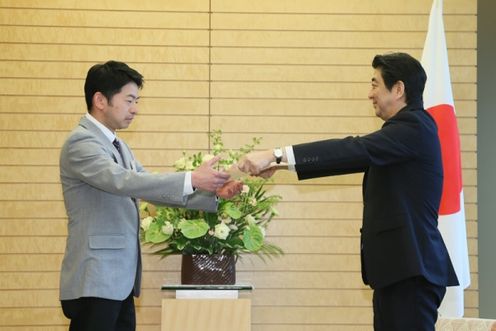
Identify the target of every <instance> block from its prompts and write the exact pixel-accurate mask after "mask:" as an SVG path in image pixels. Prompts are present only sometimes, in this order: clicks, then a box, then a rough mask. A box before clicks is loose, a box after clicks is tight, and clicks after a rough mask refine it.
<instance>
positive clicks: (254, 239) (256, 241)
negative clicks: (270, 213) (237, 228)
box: [243, 224, 264, 252]
mask: <svg viewBox="0 0 496 331" xmlns="http://www.w3.org/2000/svg"><path fill="white" fill-rule="evenodd" d="M263 239H264V237H263V234H262V231H261V230H260V228H259V227H258V226H256V225H255V224H251V225H250V226H248V227H247V228H246V229H245V231H244V232H243V243H244V245H245V248H246V249H247V250H249V251H250V252H256V251H258V250H259V249H260V247H262V245H263Z"/></svg>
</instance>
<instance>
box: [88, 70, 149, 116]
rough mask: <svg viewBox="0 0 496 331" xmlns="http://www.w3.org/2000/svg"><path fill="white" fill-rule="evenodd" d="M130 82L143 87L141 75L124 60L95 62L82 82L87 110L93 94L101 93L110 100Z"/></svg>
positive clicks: (89, 107) (91, 102)
mask: <svg viewBox="0 0 496 331" xmlns="http://www.w3.org/2000/svg"><path fill="white" fill-rule="evenodd" d="M130 82H134V83H136V85H138V88H142V87H143V82H144V81H143V75H141V74H140V73H139V72H137V71H136V70H134V69H132V68H130V67H129V66H128V65H127V64H125V63H124V62H119V61H108V62H105V63H103V64H95V65H94V66H92V67H91V68H90V70H88V74H87V75H86V81H85V83H84V98H85V99H86V107H87V108H88V112H90V111H91V108H92V106H93V95H95V93H96V92H100V93H102V94H103V95H104V96H105V97H106V98H107V100H108V101H109V102H110V101H111V100H112V97H113V96H114V95H115V94H117V93H119V92H120V91H121V89H122V87H123V86H124V85H126V84H128V83H130Z"/></svg>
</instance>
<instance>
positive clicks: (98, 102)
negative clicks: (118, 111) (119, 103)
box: [93, 92, 107, 110]
mask: <svg viewBox="0 0 496 331" xmlns="http://www.w3.org/2000/svg"><path fill="white" fill-rule="evenodd" d="M106 105H107V98H106V97H105V96H104V95H103V94H102V92H96V93H95V94H93V108H94V109H97V110H102V109H104V108H105V106H106Z"/></svg>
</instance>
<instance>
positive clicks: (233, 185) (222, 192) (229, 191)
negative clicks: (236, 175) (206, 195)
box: [216, 180, 243, 199]
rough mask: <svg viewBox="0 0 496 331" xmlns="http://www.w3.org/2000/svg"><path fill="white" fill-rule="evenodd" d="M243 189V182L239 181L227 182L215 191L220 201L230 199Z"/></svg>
mask: <svg viewBox="0 0 496 331" xmlns="http://www.w3.org/2000/svg"><path fill="white" fill-rule="evenodd" d="M242 189H243V182H240V181H239V180H228V181H227V182H226V183H225V184H224V186H222V187H221V188H218V189H217V192H216V194H217V196H218V197H220V198H222V199H231V198H232V197H234V196H235V195H238V194H239V193H241V190H242Z"/></svg>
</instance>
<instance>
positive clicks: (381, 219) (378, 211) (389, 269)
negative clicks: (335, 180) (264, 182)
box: [238, 53, 458, 331]
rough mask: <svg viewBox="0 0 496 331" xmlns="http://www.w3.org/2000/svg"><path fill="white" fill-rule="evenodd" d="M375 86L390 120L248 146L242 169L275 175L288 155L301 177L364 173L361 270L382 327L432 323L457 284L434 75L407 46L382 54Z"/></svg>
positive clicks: (379, 110)
mask: <svg viewBox="0 0 496 331" xmlns="http://www.w3.org/2000/svg"><path fill="white" fill-rule="evenodd" d="M372 67H373V68H374V75H373V78H372V86H371V90H370V92H369V95H368V97H369V99H370V100H371V101H372V103H373V106H374V109H375V114H376V115H377V116H378V117H380V118H381V119H382V120H384V122H385V123H384V125H383V126H382V128H381V129H380V130H378V131H376V132H373V133H370V134H368V135H365V136H362V137H347V138H344V139H330V140H324V141H317V142H311V143H306V144H300V145H294V146H288V147H286V148H284V149H280V148H276V149H274V150H267V151H262V152H254V153H252V154H249V155H247V156H246V157H245V158H244V159H243V160H241V161H240V163H239V164H238V166H239V168H240V169H241V170H243V171H245V172H248V173H251V174H253V175H261V176H265V177H268V176H271V175H272V174H273V173H274V171H275V169H276V168H277V167H272V166H271V165H273V164H274V163H281V162H287V163H288V166H289V168H290V169H294V170H295V171H296V173H297V175H298V178H299V179H308V178H315V177H322V176H333V175H340V174H349V173H355V172H364V173H365V175H364V178H363V204H364V208H363V224H362V229H361V261H362V277H363V281H364V283H365V284H369V285H370V286H371V287H372V288H373V289H374V295H373V307H374V329H375V330H380V331H383V330H387V331H405V330H412V331H413V330H415V331H423V330H425V331H431V330H432V331H433V330H434V325H435V323H436V320H437V309H438V307H439V305H440V303H441V301H442V299H443V297H444V294H445V292H446V287H447V286H454V285H458V280H457V277H456V274H455V271H454V269H453V266H452V264H451V261H450V258H449V255H448V252H447V250H446V247H445V245H444V242H443V239H442V237H441V234H440V233H439V231H438V228H437V218H438V208H439V203H440V200H441V193H442V185H443V168H442V159H441V149H440V143H439V138H438V135H437V127H436V124H435V122H434V120H433V118H432V117H431V116H430V115H429V114H428V113H427V112H426V111H425V110H424V108H423V101H422V93H423V91H424V86H425V81H426V74H425V71H424V69H423V68H422V66H421V64H420V63H419V62H418V61H417V60H416V59H414V58H413V57H411V56H410V55H408V54H405V53H392V54H386V55H377V56H376V57H375V58H374V60H373V62H372Z"/></svg>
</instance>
